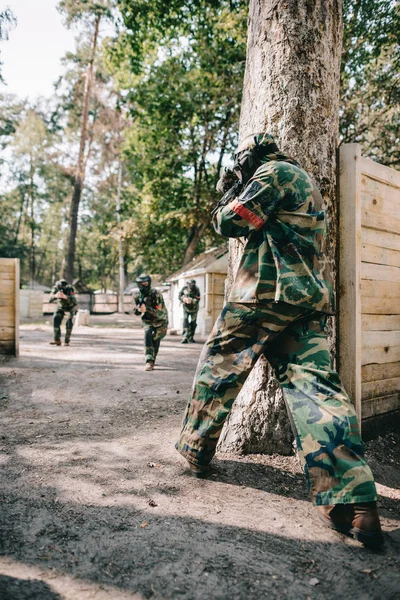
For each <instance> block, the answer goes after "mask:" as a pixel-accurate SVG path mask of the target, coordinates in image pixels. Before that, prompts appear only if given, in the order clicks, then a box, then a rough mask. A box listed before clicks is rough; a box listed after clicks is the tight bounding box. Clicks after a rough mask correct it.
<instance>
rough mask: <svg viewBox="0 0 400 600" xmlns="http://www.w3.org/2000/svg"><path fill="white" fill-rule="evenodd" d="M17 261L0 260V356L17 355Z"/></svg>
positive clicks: (14, 259)
mask: <svg viewBox="0 0 400 600" xmlns="http://www.w3.org/2000/svg"><path fill="white" fill-rule="evenodd" d="M19 302H20V300H19V259H18V258H0V354H9V355H11V356H18V354H19Z"/></svg>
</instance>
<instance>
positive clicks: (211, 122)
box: [0, 0, 400, 291]
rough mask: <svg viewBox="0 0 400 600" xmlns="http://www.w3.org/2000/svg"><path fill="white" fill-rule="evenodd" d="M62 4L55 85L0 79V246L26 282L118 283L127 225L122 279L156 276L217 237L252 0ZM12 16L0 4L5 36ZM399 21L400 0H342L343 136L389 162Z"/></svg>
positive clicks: (395, 126)
mask: <svg viewBox="0 0 400 600" xmlns="http://www.w3.org/2000/svg"><path fill="white" fill-rule="evenodd" d="M58 9H59V11H60V13H61V15H62V17H63V20H64V23H65V26H66V27H72V28H74V31H76V47H75V50H74V52H68V53H66V55H65V57H64V58H63V61H62V71H61V72H60V77H59V79H58V80H57V81H56V82H54V93H53V94H52V95H51V96H50V97H45V98H40V99H39V100H37V101H36V102H34V103H29V102H28V101H27V100H26V99H25V98H20V97H17V96H15V95H11V94H7V93H6V90H7V87H6V82H4V81H2V82H1V89H2V93H1V94H0V151H1V155H0V177H1V187H0V204H1V210H0V256H3V257H18V258H20V259H21V282H22V284H23V285H25V286H30V285H32V284H33V282H39V283H41V284H43V285H46V286H50V285H51V284H52V283H53V282H54V280H56V279H58V278H59V277H60V276H62V275H64V274H67V275H68V276H69V277H71V276H72V270H73V276H74V277H75V278H79V279H81V280H82V281H83V282H84V283H85V284H87V285H89V286H90V287H92V288H94V289H96V288H101V289H112V290H115V291H116V290H117V289H118V244H119V241H120V240H122V248H123V256H124V269H125V275H126V281H132V280H133V279H134V278H135V276H136V275H137V274H138V273H139V272H140V271H148V272H151V273H157V274H160V276H161V277H166V276H167V275H168V274H170V273H171V272H173V271H175V270H176V269H178V268H180V267H181V266H182V265H184V264H186V263H187V262H189V261H190V260H191V259H192V258H193V257H194V256H196V255H197V254H199V253H200V252H202V251H204V250H206V249H207V248H210V247H212V246H215V245H220V244H221V242H222V240H221V239H220V238H219V239H218V238H217V237H216V236H215V233H214V231H213V229H212V227H211V224H210V212H211V210H212V208H213V206H214V205H215V203H216V202H217V200H218V195H217V192H216V191H215V184H216V181H217V179H218V173H219V171H220V168H221V166H222V165H225V164H229V162H230V159H231V156H232V153H233V151H234V149H235V146H236V144H237V141H238V140H237V133H238V123H239V111H240V105H241V94H242V86H243V75H244V67H245V59H246V36H247V9H248V2H247V1H243V0H186V1H184V0H171V1H170V2H168V3H165V2H163V1H160V0H138V1H135V2H132V0H119V1H117V0H99V1H95V0H61V1H60V2H59V4H58ZM105 25H106V26H105ZM103 26H104V28H103ZM14 27H18V23H17V22H16V19H15V17H14V15H13V14H12V12H11V11H9V10H5V11H3V12H0V39H3V40H5V39H6V38H7V36H8V35H12V30H13V28H14ZM104 30H106V32H107V34H106V35H105V34H104V33H102V31H104ZM399 30H400V11H399V3H398V2H396V1H394V0H362V1H361V0H345V2H344V46H343V55H342V65H341V90H340V106H341V108H340V138H341V142H342V143H346V142H358V143H360V144H361V146H362V152H363V154H364V156H367V157H370V158H372V159H374V160H377V161H379V162H380V163H382V164H385V165H388V166H391V167H394V168H399V166H400V147H399V141H400V108H399V107H400V85H399V73H400V47H399V44H398V31H399ZM0 69H1V66H0ZM0 76H1V73H0ZM299 136H301V131H299Z"/></svg>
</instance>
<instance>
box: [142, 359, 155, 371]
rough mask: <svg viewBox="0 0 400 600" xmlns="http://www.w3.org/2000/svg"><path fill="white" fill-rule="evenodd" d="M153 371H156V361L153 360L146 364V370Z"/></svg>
mask: <svg viewBox="0 0 400 600" xmlns="http://www.w3.org/2000/svg"><path fill="white" fill-rule="evenodd" d="M153 369H154V361H153V360H149V361H148V362H147V363H146V366H145V368H144V370H145V371H153Z"/></svg>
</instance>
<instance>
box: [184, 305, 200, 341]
mask: <svg viewBox="0 0 400 600" xmlns="http://www.w3.org/2000/svg"><path fill="white" fill-rule="evenodd" d="M197 312H198V311H196V312H189V311H187V310H185V308H184V309H183V331H182V335H183V337H184V338H185V339H190V338H193V336H194V333H195V331H196V327H197Z"/></svg>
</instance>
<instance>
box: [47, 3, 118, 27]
mask: <svg viewBox="0 0 400 600" xmlns="http://www.w3.org/2000/svg"><path fill="white" fill-rule="evenodd" d="M114 6H115V2H113V0H97V1H96V0H60V2H59V3H58V6H57V9H58V10H59V12H60V13H61V14H62V15H63V16H64V17H65V23H66V25H67V26H68V27H70V26H71V25H72V24H73V23H81V22H82V21H85V20H89V21H90V20H92V19H93V17H106V18H109V19H111V18H112V9H113V8H114Z"/></svg>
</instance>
